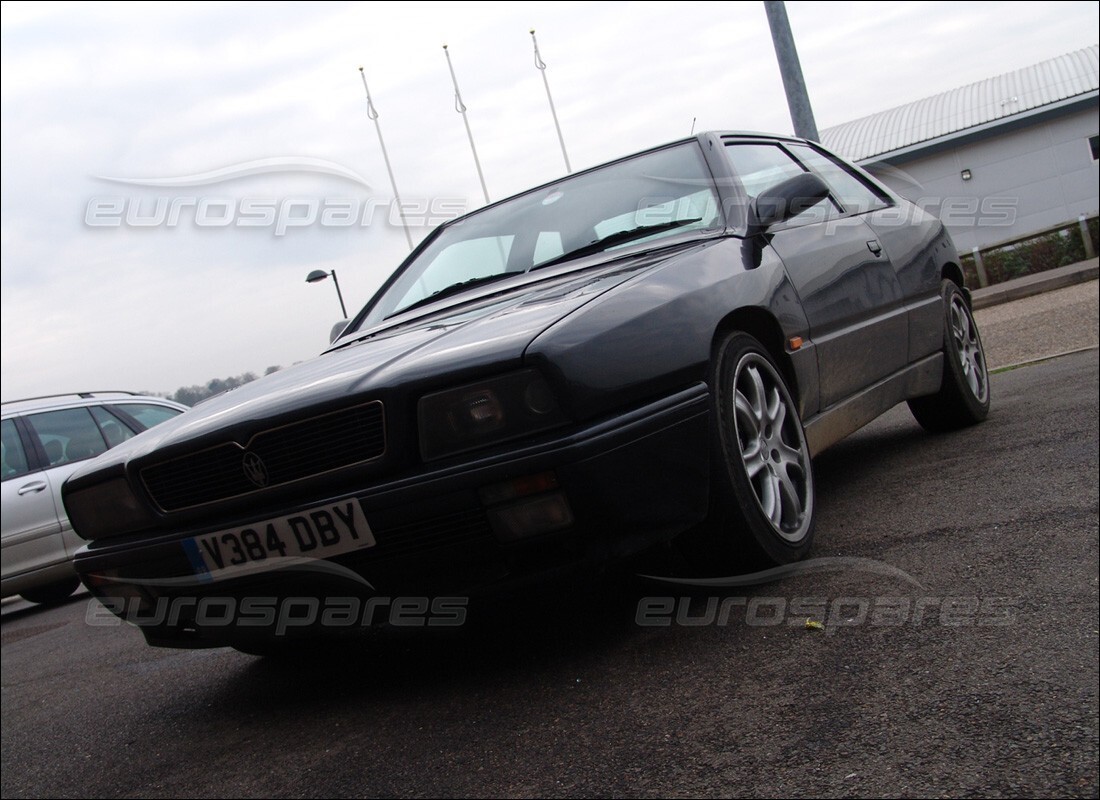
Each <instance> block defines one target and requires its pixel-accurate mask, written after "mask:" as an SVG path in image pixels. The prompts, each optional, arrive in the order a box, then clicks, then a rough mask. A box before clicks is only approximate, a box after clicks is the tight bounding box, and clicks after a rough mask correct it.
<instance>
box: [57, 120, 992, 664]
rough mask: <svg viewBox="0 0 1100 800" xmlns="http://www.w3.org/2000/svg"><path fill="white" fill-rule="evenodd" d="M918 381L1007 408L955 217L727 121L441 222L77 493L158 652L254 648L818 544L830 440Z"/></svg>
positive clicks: (122, 591)
mask: <svg viewBox="0 0 1100 800" xmlns="http://www.w3.org/2000/svg"><path fill="white" fill-rule="evenodd" d="M902 401H908V403H909V406H910V408H911V409H912V411H913V413H914V415H915V416H916V418H917V420H918V421H919V422H920V424H921V425H923V426H924V427H925V428H927V429H930V430H936V431H939V430H947V429H951V428H956V427H961V426H964V425H969V424H972V423H975V422H978V421H980V420H982V419H983V418H984V417H985V416H986V414H987V412H988V409H989V383H988V373H987V370H986V365H985V359H984V355H983V352H982V345H981V341H980V339H979V337H978V331H977V328H976V326H975V324H974V319H973V316H972V315H971V310H970V298H969V294H968V293H967V291H966V289H965V288H964V287H963V273H962V270H961V269H960V266H959V257H958V255H957V253H956V251H955V248H954V246H953V245H952V243H951V240H950V238H949V236H948V234H947V233H946V231H945V230H944V227H943V225H942V224H941V223H940V222H939V221H938V220H937V219H936V218H934V217H933V216H930V215H929V214H927V213H925V212H924V211H922V210H921V209H919V208H917V207H915V206H913V205H911V204H910V203H908V202H906V201H905V200H904V199H902V198H900V197H898V196H897V195H895V194H894V193H893V192H891V191H890V190H889V189H887V188H886V187H884V186H882V185H881V184H880V183H878V182H877V181H875V180H874V179H873V178H872V177H871V176H869V175H867V174H866V173H864V172H863V171H861V170H859V169H858V168H856V167H853V166H851V165H850V164H847V163H845V162H844V161H843V160H841V159H839V158H837V157H836V156H834V155H832V154H830V153H829V152H827V151H825V150H824V149H822V148H821V147H819V146H818V145H816V144H814V143H812V142H807V141H803V140H800V139H794V138H789V137H780V136H768V135H760V134H746V133H704V134H700V135H698V136H694V137H692V138H690V139H686V140H683V141H678V142H674V143H672V144H668V145H665V146H662V147H658V148H654V149H652V150H648V151H646V152H643V153H639V154H637V155H633V156H629V157H627V158H622V159H619V160H617V161H614V162H611V163H608V164H604V165H602V166H598V167H595V168H592V169H589V170H586V171H584V172H580V173H577V174H574V175H570V176H568V177H565V178H562V179H560V180H557V181H554V182H552V183H548V184H546V185H544V186H540V187H538V188H536V189H532V190H530V191H527V192H524V193H523V194H520V195H517V196H515V197H511V198H509V199H507V200H503V201H501V202H498V203H494V204H492V205H490V206H487V207H485V208H483V209H480V210H478V211H476V212H474V213H472V214H469V215H467V216H465V217H461V218H459V219H456V220H454V221H452V222H449V223H447V224H445V225H442V226H441V227H439V228H438V229H436V230H435V231H433V232H432V234H431V235H429V236H428V237H427V238H426V239H425V240H424V241H423V243H421V244H420V246H419V247H417V248H416V250H415V251H414V252H413V253H412V254H411V255H410V256H409V257H408V258H407V259H406V260H405V261H404V263H402V264H401V265H400V267H399V268H398V269H397V270H396V272H394V274H393V275H392V277H390V278H389V280H388V281H386V283H385V284H384V285H383V286H382V288H381V289H380V290H379V291H378V292H377V294H376V295H375V296H374V298H373V299H372V300H371V301H370V302H369V303H368V304H367V305H366V306H365V307H364V308H363V309H362V310H361V311H360V312H359V313H358V314H357V315H356V316H355V317H354V319H352V320H351V321H350V322H349V323H348V325H347V327H346V328H345V329H344V330H343V332H342V333H341V334H340V335H339V336H338V337H337V338H336V339H335V340H334V341H333V343H332V345H331V346H330V347H329V348H328V349H327V350H326V351H325V352H324V353H323V354H321V355H320V356H318V357H317V358H315V359H313V360H311V361H308V362H305V363H302V364H298V365H296V366H294V367H291V368H289V369H286V370H283V371H282V372H278V373H275V374H272V375H269V376H267V377H265V378H263V379H261V380H258V381H255V382H254V383H250V384H247V385H245V386H242V387H240V388H238V389H236V390H234V391H231V392H228V393H226V394H223V395H221V396H219V397H216V398H214V399H212V400H210V401H208V402H206V403H203V404H202V405H200V406H199V407H197V408H195V409H193V410H191V411H188V412H187V413H185V414H183V415H181V416H180V417H178V418H177V419H174V420H170V421H169V422H166V423H164V424H163V425H160V426H158V427H157V428H155V429H153V430H151V431H149V432H147V433H145V434H143V435H141V436H138V437H136V438H134V439H132V440H131V441H129V442H126V443H124V444H123V445H121V446H119V447H117V448H115V449H113V450H110V451H109V452H107V453H105V454H104V455H103V456H101V457H100V458H98V459H97V460H95V461H94V462H91V463H90V464H89V465H88V466H87V467H85V468H84V469H82V470H81V471H80V472H79V473H77V474H74V475H73V476H72V477H71V478H70V479H69V481H68V482H67V484H66V486H65V491H64V498H65V505H66V508H67V510H68V514H69V517H70V519H71V520H72V524H73V527H74V528H75V530H76V532H77V533H78V534H79V535H80V536H82V537H83V538H84V539H86V540H88V544H87V545H86V547H85V548H84V549H83V550H82V551H81V552H80V553H79V555H78V556H77V559H76V564H77V569H78V571H79V572H80V574H81V576H82V578H83V581H84V582H85V584H86V585H87V586H88V588H89V589H90V590H91V591H92V592H93V593H94V594H95V595H96V596H98V597H99V598H100V599H101V600H103V602H104V604H105V605H106V606H107V607H108V608H109V609H110V610H111V611H112V612H114V613H115V614H117V615H119V616H121V617H123V618H124V619H128V620H129V621H132V622H135V623H137V624H139V626H140V628H141V630H142V631H143V633H144V634H145V636H146V638H147V640H148V641H149V642H150V643H152V644H157V645H168V646H178V647H202V646H217V645H233V646H236V647H239V648H240V649H243V650H246V651H249V652H254V651H262V650H263V649H264V647H265V646H266V644H269V643H271V642H272V641H273V640H274V639H276V638H277V637H280V636H284V635H285V636H286V637H288V638H291V637H292V635H304V634H305V633H306V632H307V631H308V632H309V633H310V634H314V633H317V632H318V630H319V629H324V628H326V627H328V628H341V625H340V624H338V621H339V620H343V621H344V622H345V623H346V622H347V620H348V619H351V620H352V623H351V624H352V625H353V626H355V625H362V624H373V623H377V622H390V623H395V624H398V623H401V622H402V621H403V622H404V623H405V624H413V625H417V624H434V623H436V622H440V620H442V622H440V624H446V622H448V621H453V620H455V619H457V618H459V617H460V616H461V614H460V613H458V612H459V611H460V610H461V609H460V606H461V602H460V600H461V598H464V597H467V596H469V595H470V594H471V593H482V592H492V591H496V590H500V589H502V588H504V587H509V586H515V585H522V583H523V582H525V581H529V580H531V579H533V578H534V579H542V578H544V577H545V576H547V575H550V574H552V573H556V572H559V571H562V570H566V569H570V568H575V567H576V566H578V565H588V564H603V563H607V562H608V561H611V560H614V559H620V558H622V557H624V556H627V555H629V554H632V553H635V552H639V551H641V550H643V549H646V548H650V547H652V546H653V545H657V544H662V543H664V544H667V543H673V547H674V548H677V549H676V551H675V552H678V553H681V554H687V555H688V557H689V558H693V559H695V560H694V562H691V561H690V560H688V561H687V563H688V564H692V563H694V566H693V567H690V569H695V570H696V571H697V573H698V574H700V575H701V574H703V573H704V572H708V573H710V574H714V573H716V572H717V573H719V574H732V573H735V572H737V571H738V570H743V569H747V568H749V567H750V565H759V564H769V563H770V564H781V563H786V562H791V561H793V560H796V559H798V558H801V557H802V556H803V555H805V554H806V552H807V550H808V549H809V547H810V544H811V538H812V536H813V532H814V512H815V505H816V500H815V493H814V478H813V468H812V463H811V459H812V457H813V456H814V455H816V454H817V453H819V452H821V451H822V450H823V449H824V448H826V447H828V446H829V445H830V444H832V443H833V442H836V441H837V440H838V439H840V438H842V437H843V436H845V435H847V434H848V433H850V432H852V431H854V430H856V429H857V428H859V427H860V426H862V425H864V424H865V423H867V422H868V421H870V420H871V419H873V418H874V417H876V416H877V415H879V414H881V413H882V412H884V411H886V410H887V409H889V408H891V407H892V406H894V405H896V404H897V403H900V402H902ZM667 549H668V550H669V551H671V550H672V548H667ZM679 560H680V562H681V563H683V561H684V559H683V558H680V559H679ZM337 598H338V599H339V600H340V603H339V610H340V613H339V614H337V613H336V612H335V611H334V609H333V606H332V604H333V603H334V602H335V599H337ZM380 608H381V609H382V611H379V609H380ZM349 609H352V610H349ZM364 609H367V611H369V612H370V613H367V611H364ZM376 612H377V613H376ZM341 615H342V616H341ZM395 615H396V617H397V619H395ZM342 627H343V628H346V627H347V625H343V626H342Z"/></svg>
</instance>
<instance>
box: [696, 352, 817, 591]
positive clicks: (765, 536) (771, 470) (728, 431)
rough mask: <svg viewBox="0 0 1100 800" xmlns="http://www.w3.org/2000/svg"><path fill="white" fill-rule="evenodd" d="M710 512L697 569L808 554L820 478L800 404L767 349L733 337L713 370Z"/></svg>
mask: <svg viewBox="0 0 1100 800" xmlns="http://www.w3.org/2000/svg"><path fill="white" fill-rule="evenodd" d="M711 381H712V384H711V385H712V387H713V388H712V393H711V396H712V420H713V432H714V436H713V444H712V446H713V455H712V468H711V473H712V474H711V510H710V517H709V519H708V521H707V523H706V524H705V525H704V526H703V527H702V528H700V529H699V530H698V531H694V532H692V533H691V534H690V535H689V537H688V540H689V541H688V548H689V552H687V553H686V555H688V556H689V559H690V561H691V562H693V563H692V566H693V567H695V568H697V569H698V568H702V569H714V568H717V569H719V570H722V571H728V570H729V569H730V568H734V569H740V570H742V571H749V570H752V569H757V568H760V567H767V566H773V565H776V564H789V563H791V562H793V561H797V560H798V559H800V558H802V557H803V556H805V555H806V553H807V552H808V551H809V549H810V545H811V543H812V541H813V532H814V511H815V506H816V503H815V499H814V478H813V467H812V464H811V462H810V451H809V447H808V445H807V443H806V435H805V432H804V431H803V429H802V421H801V420H800V419H799V416H798V406H797V405H796V404H795V402H794V400H793V399H792V397H791V393H790V391H789V390H788V388H787V384H786V382H785V380H784V379H783V376H782V372H781V371H780V369H779V367H778V366H776V364H775V362H774V361H773V360H772V357H771V355H770V354H769V353H768V351H767V349H766V348H765V347H764V346H763V345H762V344H761V343H760V342H759V341H757V340H756V339H755V338H753V337H752V336H750V335H749V334H747V333H742V332H739V331H738V332H734V333H731V334H729V335H728V336H727V337H726V338H725V340H724V341H723V342H722V344H721V345H720V346H719V348H718V351H717V357H716V360H715V363H714V365H713V368H712V375H711Z"/></svg>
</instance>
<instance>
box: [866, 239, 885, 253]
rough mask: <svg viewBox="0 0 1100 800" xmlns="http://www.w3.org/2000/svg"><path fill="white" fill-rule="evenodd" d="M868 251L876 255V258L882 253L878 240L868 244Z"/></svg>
mask: <svg viewBox="0 0 1100 800" xmlns="http://www.w3.org/2000/svg"><path fill="white" fill-rule="evenodd" d="M867 249H868V250H870V251H871V252H872V253H874V254H875V255H876V256H877V255H879V254H881V253H882V245H881V244H879V243H878V240H877V239H872V240H871V241H869V242H867Z"/></svg>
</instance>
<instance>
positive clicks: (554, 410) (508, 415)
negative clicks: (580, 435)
mask: <svg viewBox="0 0 1100 800" xmlns="http://www.w3.org/2000/svg"><path fill="white" fill-rule="evenodd" d="M417 417H418V420H419V423H420V455H421V456H423V457H424V459H425V460H431V459H433V458H442V457H443V456H448V455H452V454H454V453H461V452H464V451H466V450H473V449H474V448H477V447H484V446H485V445H488V444H495V443H497V442H503V441H507V440H508V439H515V438H518V437H520V436H527V435H529V434H532V433H537V432H538V431H542V430H546V429H547V428H552V427H554V426H555V425H560V424H562V423H563V422H565V421H566V418H565V414H563V413H562V411H561V409H560V408H559V407H558V402H557V400H556V399H555V397H554V394H553V392H552V391H551V390H550V386H549V385H548V384H547V383H546V380H545V379H544V378H543V377H542V376H541V375H539V373H538V372H536V371H535V370H533V369H525V370H521V371H520V372H513V373H511V374H508V375H501V376H499V377H496V378H489V379H487V380H484V381H480V382H478V383H471V384H467V385H465V386H459V387H457V388H454V389H447V390H446V391H442V392H436V393H434V394H428V395H424V396H423V397H421V398H420V404H419V407H418V413H417Z"/></svg>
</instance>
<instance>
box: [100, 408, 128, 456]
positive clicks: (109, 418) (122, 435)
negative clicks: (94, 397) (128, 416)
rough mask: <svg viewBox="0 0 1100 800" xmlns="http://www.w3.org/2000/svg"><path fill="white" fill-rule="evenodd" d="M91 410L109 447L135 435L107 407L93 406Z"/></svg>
mask: <svg viewBox="0 0 1100 800" xmlns="http://www.w3.org/2000/svg"><path fill="white" fill-rule="evenodd" d="M89 410H90V411H91V412H92V416H93V417H94V418H95V421H96V424H97V425H99V430H100V432H101V433H102V434H103V438H104V439H106V440H107V446H108V447H118V445H120V444H122V443H123V442H125V441H126V440H127V439H129V438H131V437H132V436H133V435H134V432H133V431H132V430H130V428H129V426H127V425H125V424H124V423H123V422H122V420H120V419H119V418H118V417H116V416H115V415H114V414H112V413H111V412H109V411H108V410H107V409H105V408H100V407H99V406H92V407H91V408H90V409H89Z"/></svg>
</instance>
